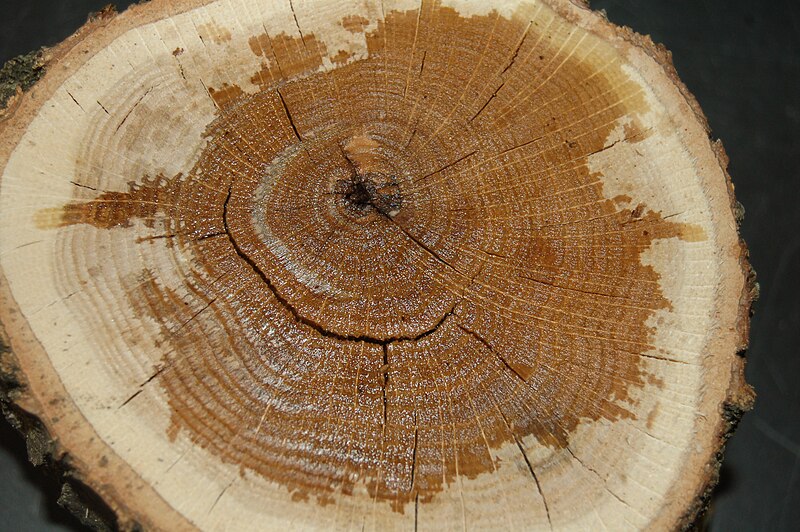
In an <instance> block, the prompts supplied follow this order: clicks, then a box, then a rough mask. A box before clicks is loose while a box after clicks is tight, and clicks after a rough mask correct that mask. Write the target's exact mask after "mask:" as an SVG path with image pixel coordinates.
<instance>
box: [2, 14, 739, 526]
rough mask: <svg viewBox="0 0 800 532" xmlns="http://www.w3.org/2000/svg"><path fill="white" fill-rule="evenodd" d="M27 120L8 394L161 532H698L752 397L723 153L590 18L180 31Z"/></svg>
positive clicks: (89, 479)
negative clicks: (196, 531)
mask: <svg viewBox="0 0 800 532" xmlns="http://www.w3.org/2000/svg"><path fill="white" fill-rule="evenodd" d="M41 60H42V61H43V62H44V65H45V71H46V73H45V75H44V77H43V78H42V79H41V80H40V81H39V82H38V83H37V84H36V85H34V86H33V88H31V89H30V90H29V91H28V92H26V93H25V94H22V92H18V94H17V95H16V96H14V97H12V98H11V100H10V101H9V102H8V108H7V109H6V110H5V112H4V114H3V115H2V118H0V120H1V121H0V171H1V172H2V173H1V174H0V175H1V176H2V177H0V216H2V225H1V227H0V237H1V240H0V274H1V275H2V286H1V288H2V299H3V308H2V315H1V316H0V317H1V318H2V323H3V327H4V338H5V342H6V343H7V344H8V345H9V347H10V352H9V353H6V354H4V355H3V356H4V358H3V370H4V372H5V373H7V374H9V375H10V376H11V377H13V379H14V380H15V381H16V382H17V383H18V384H19V387H18V388H17V389H15V390H12V391H9V392H8V394H7V395H8V397H7V399H10V400H11V401H13V403H14V404H15V405H16V406H15V408H18V409H20V411H26V412H29V413H31V414H33V415H34V416H36V417H37V418H38V419H39V420H41V424H42V426H43V427H44V429H46V431H47V432H48V433H49V435H50V437H51V438H52V439H53V441H54V443H53V447H54V453H55V454H56V455H57V456H58V457H64V456H66V457H67V458H68V459H65V460H66V461H67V462H68V465H69V468H70V474H71V475H73V476H74V477H76V478H78V479H79V480H80V481H82V482H83V483H84V484H86V485H87V486H89V487H90V488H91V489H92V490H94V491H95V492H96V493H97V494H98V495H99V496H100V497H101V498H102V499H103V500H104V501H105V502H106V503H107V504H108V505H109V507H110V508H111V509H112V510H113V512H114V513H115V514H116V517H117V520H118V525H119V526H120V527H122V528H132V527H135V526H137V525H142V526H144V527H145V528H147V529H164V530H181V529H190V528H200V529H209V530H214V529H222V528H227V529H231V530H245V529H273V528H274V529H281V530H282V529H287V528H325V529H362V528H368V529H380V530H383V529H407V530H408V529H418V528H419V529H432V530H438V529H442V528H451V527H452V528H465V529H466V528H496V527H504V528H514V529H543V530H547V529H554V530H561V529H591V530H595V529H601V528H608V529H613V530H617V529H643V528H652V529H668V528H675V527H681V526H686V525H687V524H689V523H691V521H692V520H693V519H694V518H695V516H696V515H697V513H698V512H699V511H700V509H701V506H702V504H703V503H702V498H703V496H704V494H706V492H707V489H708V487H709V485H711V484H712V483H713V481H714V479H715V476H716V468H717V467H718V459H719V453H720V452H721V448H722V446H723V444H724V439H725V438H726V437H727V434H728V429H729V428H730V424H731V422H732V420H731V416H730V415H728V414H729V413H730V412H740V411H742V410H744V409H747V408H748V407H749V405H750V403H751V401H752V392H751V390H750V389H749V387H748V386H747V385H746V384H745V383H744V380H743V376H742V371H743V361H742V359H741V357H740V356H739V355H738V354H737V353H739V352H741V351H742V350H743V349H744V347H746V339H747V328H748V312H749V307H750V302H751V299H752V294H753V283H752V276H751V275H750V270H749V266H748V265H747V260H746V250H745V247H744V245H743V243H741V241H740V239H739V236H738V233H737V218H736V216H735V213H734V211H735V208H734V205H735V202H734V200H733V194H732V186H731V184H730V180H729V178H728V176H727V173H726V171H725V166H726V164H727V162H726V159H725V155H724V152H723V151H722V148H721V146H720V145H719V144H718V143H712V142H711V141H709V138H708V132H707V127H706V124H705V120H704V118H703V117H702V113H701V112H700V110H699V108H698V106H697V104H696V102H695V101H694V99H693V98H692V97H691V95H689V94H688V92H687V91H686V89H685V88H684V87H683V85H682V84H681V83H680V81H679V80H678V79H677V76H676V75H675V73H674V71H673V70H672V67H671V64H670V61H669V55H668V53H667V52H665V51H664V50H662V49H660V48H659V47H657V46H655V45H653V44H652V43H651V42H650V40H649V39H647V38H643V37H641V36H638V35H636V34H634V33H632V32H631V31H629V30H627V29H620V28H617V27H614V26H613V25H611V24H609V23H608V22H607V21H606V20H605V19H604V18H603V17H602V16H601V15H600V14H598V13H594V12H592V11H590V10H589V9H588V8H587V7H586V6H584V5H583V4H580V3H578V2H570V1H567V0H539V1H533V0H509V1H503V2H496V3H487V2H478V1H466V0H444V1H441V2H434V1H427V0H425V1H422V2H416V1H405V0H399V1H383V2H380V1H372V0H367V1H366V2H347V1H340V0H317V1H305V2H303V1H300V0H288V1H287V0H280V1H278V0H275V1H272V0H230V1H229V0H216V1H209V0H178V1H172V2H167V1H166V0H152V1H151V2H149V3H146V4H143V5H138V6H135V7H133V8H131V9H129V10H128V11H126V12H125V13H123V14H121V15H113V14H110V13H106V14H105V15H104V16H100V17H97V18H95V19H93V20H91V21H90V22H89V23H88V24H87V25H86V26H85V27H84V28H83V29H81V30H80V31H79V32H78V33H77V34H76V35H74V36H73V37H71V38H69V39H68V40H67V41H65V42H64V43H62V44H61V45H59V46H57V47H55V48H53V49H50V50H47V51H45V52H44V54H43V56H42V59H41Z"/></svg>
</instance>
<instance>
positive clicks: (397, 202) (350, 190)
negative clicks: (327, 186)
mask: <svg viewBox="0 0 800 532" xmlns="http://www.w3.org/2000/svg"><path fill="white" fill-rule="evenodd" d="M334 192H335V193H336V194H338V195H340V196H341V197H342V200H343V201H344V204H345V206H346V207H347V209H348V210H349V211H351V212H353V213H354V214H357V215H359V216H364V215H367V214H369V213H370V212H373V211H377V212H378V213H380V214H382V215H384V216H389V217H394V216H396V215H397V213H398V212H400V207H401V206H402V203H403V199H402V197H401V195H400V189H399V188H398V186H397V182H396V180H395V179H394V178H387V177H386V176H384V175H383V174H377V173H367V174H363V175H362V174H360V173H357V172H354V173H353V175H352V176H350V177H349V178H348V179H341V180H339V181H337V182H336V188H335V191H334Z"/></svg>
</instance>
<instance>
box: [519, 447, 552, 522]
mask: <svg viewBox="0 0 800 532" xmlns="http://www.w3.org/2000/svg"><path fill="white" fill-rule="evenodd" d="M513 436H514V441H515V442H516V443H517V447H519V452H521V453H522V458H524V459H525V464H527V466H528V471H530V473H531V476H532V477H533V481H534V482H535V483H536V489H537V490H539V495H541V496H542V503H544V511H545V513H546V514H547V523H548V524H549V525H550V530H552V529H553V520H552V519H551V518H550V507H549V506H548V505H547V498H545V496H544V492H543V491H542V485H541V484H540V483H539V477H537V476H536V472H535V471H534V470H533V465H531V461H530V460H529V459H528V453H526V452H525V448H524V447H523V446H522V442H521V441H520V439H519V437H518V436H517V435H516V434H514V435H513Z"/></svg>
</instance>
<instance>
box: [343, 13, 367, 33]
mask: <svg viewBox="0 0 800 532" xmlns="http://www.w3.org/2000/svg"><path fill="white" fill-rule="evenodd" d="M368 25H369V19H367V18H365V17H362V16H361V15H350V16H349V17H344V18H343V19H342V27H344V29H346V30H347V31H349V32H350V33H361V32H363V31H364V28H366V27H367V26H368Z"/></svg>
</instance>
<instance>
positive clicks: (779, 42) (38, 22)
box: [0, 0, 800, 531]
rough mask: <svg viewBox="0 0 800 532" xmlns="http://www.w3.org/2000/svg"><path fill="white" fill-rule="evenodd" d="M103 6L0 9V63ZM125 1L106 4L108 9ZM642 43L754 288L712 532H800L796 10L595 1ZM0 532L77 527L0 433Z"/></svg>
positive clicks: (799, 28) (743, 4)
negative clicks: (738, 414)
mask: <svg viewBox="0 0 800 532" xmlns="http://www.w3.org/2000/svg"><path fill="white" fill-rule="evenodd" d="M106 3H107V1H106V0H0V7H1V9H0V63H2V62H4V61H6V60H7V59H9V58H11V57H13V56H15V55H18V54H21V53H25V52H28V51H30V50H33V49H35V48H38V47H39V46H42V45H53V44H55V43H57V42H59V41H60V40H62V39H63V38H64V37H66V36H67V35H69V34H70V33H72V32H73V31H75V29H77V28H78V27H79V26H80V25H81V24H82V23H83V22H84V21H85V20H86V15H87V14H88V13H89V12H91V11H97V10H99V9H100V8H101V7H102V6H103V5H104V4H106ZM129 3H130V2H125V1H121V2H117V5H118V6H119V8H120V9H122V8H123V7H125V6H127V5H128V4H129ZM592 5H593V7H595V8H597V9H606V10H607V12H608V16H609V18H610V19H611V20H612V21H614V22H617V23H619V24H625V25H628V26H631V27H633V28H634V29H635V30H637V31H638V32H640V33H645V34H650V35H652V36H653V39H654V40H655V41H656V42H661V43H664V44H666V45H667V47H668V48H669V49H670V50H671V51H672V52H673V57H674V61H675V66H676V67H677V69H678V72H679V74H680V76H681V78H682V79H683V81H684V82H685V83H686V85H687V86H688V87H689V89H690V90H691V91H692V92H693V93H694V94H695V96H697V99H698V100H699V101H700V104H701V106H702V107H703V110H704V111H705V113H706V115H707V116H708V119H709V121H710V123H711V127H712V129H713V134H714V135H715V136H716V137H719V138H721V139H722V140H723V142H724V143H725V147H726V149H727V151H728V155H729V156H730V159H731V165H730V173H731V175H732V176H733V181H734V183H735V185H736V195H737V198H738V199H739V200H740V201H741V202H742V203H743V204H744V206H745V208H746V210H747V215H746V217H745V222H744V225H743V226H742V232H743V234H744V237H745V239H746V241H747V243H748V245H749V247H750V250H751V256H752V262H753V265H754V267H755V269H756V271H757V272H758V277H759V281H760V283H761V300H760V301H759V302H758V303H757V305H756V315H755V317H754V318H753V323H752V340H751V347H750V350H749V352H748V355H747V357H748V364H747V378H748V381H749V382H750V383H751V384H753V385H754V386H755V387H756V390H757V392H758V400H757V402H756V408H755V410H754V411H753V412H752V413H750V414H748V415H746V416H745V417H744V420H743V421H742V424H741V425H740V427H739V430H738V431H737V433H736V434H735V436H734V437H733V439H732V440H731V442H730V444H729V445H728V450H727V453H726V460H725V464H724V466H723V470H722V480H721V483H720V486H719V488H718V489H717V492H716V494H715V498H714V505H713V508H712V513H711V516H710V523H711V524H710V527H711V530H714V531H729V530H770V531H772V530H787V531H789V530H791V531H794V530H800V491H799V490H798V489H797V487H798V486H799V485H800V408H798V407H800V391H799V390H800V387H798V378H800V357H798V355H799V354H798V345H800V343H799V342H798V336H800V334H799V333H798V331H800V303H798V295H800V289H799V288H800V281H798V278H799V277H800V193H798V188H800V175H798V172H799V171H800V8H798V5H799V4H798V2H797V1H796V0H794V1H793V0H772V1H768V2H756V1H753V0H748V1H744V0H742V1H737V0H602V1H601V0H596V1H594V2H593V3H592ZM0 441H1V443H0V531H5V530H15V531H17V530H18V531H34V530H36V531H42V530H46V531H66V530H80V526H79V525H77V521H75V520H74V519H73V518H72V517H71V516H70V515H69V514H68V513H67V512H66V511H65V510H62V509H61V508H59V507H58V506H56V505H55V503H54V501H55V499H56V498H57V496H58V485H57V483H56V482H55V481H54V480H52V479H49V478H48V477H47V476H46V475H45V474H44V473H43V472H42V471H41V470H36V469H34V468H33V467H32V466H31V465H30V464H29V463H28V462H27V460H26V457H25V445H24V443H23V440H22V438H21V437H20V436H19V435H18V434H17V433H16V432H14V430H13V429H11V428H10V426H8V424H7V423H6V422H5V421H2V422H0Z"/></svg>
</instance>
